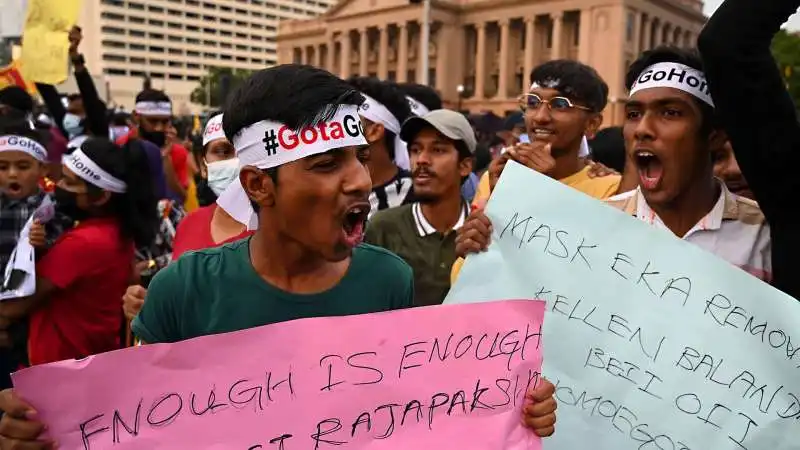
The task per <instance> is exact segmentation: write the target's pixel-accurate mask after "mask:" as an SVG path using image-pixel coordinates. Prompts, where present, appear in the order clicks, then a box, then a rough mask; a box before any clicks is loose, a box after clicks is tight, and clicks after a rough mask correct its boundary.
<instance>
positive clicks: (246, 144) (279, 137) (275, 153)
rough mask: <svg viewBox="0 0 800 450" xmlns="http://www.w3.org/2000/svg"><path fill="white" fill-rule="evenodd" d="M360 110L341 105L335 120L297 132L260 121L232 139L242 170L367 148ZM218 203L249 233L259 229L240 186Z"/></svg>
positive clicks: (276, 165) (224, 194)
mask: <svg viewBox="0 0 800 450" xmlns="http://www.w3.org/2000/svg"><path fill="white" fill-rule="evenodd" d="M367 144H368V143H367V139H366V138H365V137H364V126H363V125H362V123H361V119H360V118H359V117H358V108H357V107H356V106H353V105H341V106H339V107H338V109H337V110H336V114H335V115H334V116H333V118H332V119H330V120H328V121H325V122H322V123H319V124H317V125H314V126H309V127H304V128H303V129H302V130H300V131H299V132H295V131H294V130H293V129H291V128H289V127H288V126H287V125H284V124H282V123H279V122H273V121H267V120H264V121H261V122H258V123H255V124H253V125H250V126H249V127H247V128H245V129H243V130H242V131H240V132H239V133H237V134H236V136H235V137H234V138H233V146H234V147H235V148H236V156H237V157H238V158H239V167H244V166H255V167H257V168H259V169H270V168H273V167H278V166H282V165H284V164H287V163H290V162H293V161H297V160H300V159H303V158H306V157H308V156H313V155H318V154H320V153H325V152H327V151H330V150H333V149H337V148H342V147H352V146H364V145H367ZM217 204H218V205H219V206H220V207H221V208H222V209H223V210H225V212H227V213H228V214H230V216H231V217H233V218H234V219H236V221H238V222H239V223H242V224H244V225H246V226H247V229H248V230H255V229H256V228H258V216H256V214H255V211H253V208H252V205H251V204H250V199H249V198H248V197H247V194H246V193H245V191H244V188H243V187H242V184H241V183H238V182H234V183H231V185H230V186H229V187H228V189H226V190H225V192H223V193H222V195H220V196H219V198H217Z"/></svg>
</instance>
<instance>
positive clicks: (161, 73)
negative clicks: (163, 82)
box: [150, 72, 164, 79]
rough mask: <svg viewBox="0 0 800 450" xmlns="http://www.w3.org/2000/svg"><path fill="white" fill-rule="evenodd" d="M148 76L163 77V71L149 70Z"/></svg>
mask: <svg viewBox="0 0 800 450" xmlns="http://www.w3.org/2000/svg"><path fill="white" fill-rule="evenodd" d="M150 77H151V78H158V79H163V78H164V73H163V72H150Z"/></svg>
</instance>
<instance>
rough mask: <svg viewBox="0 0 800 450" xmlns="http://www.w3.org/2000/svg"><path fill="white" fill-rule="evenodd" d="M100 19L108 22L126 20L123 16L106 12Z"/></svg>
mask: <svg viewBox="0 0 800 450" xmlns="http://www.w3.org/2000/svg"><path fill="white" fill-rule="evenodd" d="M100 17H102V18H103V19H108V20H125V16H124V15H123V14H116V13H110V12H104V13H102V14H100Z"/></svg>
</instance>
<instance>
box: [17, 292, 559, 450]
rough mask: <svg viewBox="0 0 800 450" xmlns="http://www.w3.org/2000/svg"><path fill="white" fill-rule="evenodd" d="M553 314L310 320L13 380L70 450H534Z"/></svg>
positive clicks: (492, 311) (514, 308)
mask: <svg viewBox="0 0 800 450" xmlns="http://www.w3.org/2000/svg"><path fill="white" fill-rule="evenodd" d="M543 313H544V304H543V302H535V301H530V300H526V301H519V300H517V301H504V302H498V303H493V304H485V305H453V306H439V307H433V308H418V309H409V310H403V311H394V312H390V313H380V314H370V315H363V316H349V317H336V318H318V319H304V320H298V321H293V322H286V323H280V324H275V325H270V326H266V327H261V328H256V329H251V330H245V331H241V332H237V333H229V334H223V335H217V336H208V337H202V338H198V339H193V340H190V341H185V342H180V343H177V344H171V345H170V344H157V345H148V346H144V347H139V348H133V349H128V350H121V351H117V352H112V353H106V354H102V355H98V356H95V357H92V358H89V359H86V360H82V361H63V362H59V363H54V364H49V365H45V366H38V367H34V368H31V369H27V370H23V371H21V372H18V373H16V374H14V376H13V378H14V385H15V387H16V388H17V390H18V393H19V394H20V395H21V396H22V397H23V398H25V399H26V400H28V401H30V402H31V404H32V405H33V406H34V407H35V408H36V409H37V411H38V412H39V414H40V416H41V417H42V419H43V421H44V422H45V423H46V424H47V425H48V430H49V432H50V433H51V434H52V436H53V437H55V438H56V439H57V440H58V441H59V443H60V444H61V445H60V448H62V449H67V450H73V449H87V450H88V449H110V448H114V449H117V448H121V449H148V450H151V449H177V448H192V449H226V450H236V449H241V450H255V449H286V450H292V449H315V450H317V449H330V448H345V449H359V448H367V445H368V446H369V447H368V448H369V449H370V450H371V449H409V448H459V449H475V450H478V449H481V450H483V449H488V448H491V449H515V450H516V449H536V448H540V441H539V438H537V437H535V436H534V435H533V433H532V432H530V431H528V430H526V429H523V428H522V426H521V424H520V414H521V409H522V406H523V403H524V401H525V392H526V391H527V390H528V389H530V388H533V387H534V386H535V384H536V383H537V381H538V380H539V371H540V366H541V353H540V350H539V348H540V345H541V340H540V336H541V331H540V330H541V324H542V315H543ZM47 386H50V388H47ZM67 387H68V388H67Z"/></svg>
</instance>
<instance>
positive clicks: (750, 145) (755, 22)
mask: <svg viewBox="0 0 800 450" xmlns="http://www.w3.org/2000/svg"><path fill="white" fill-rule="evenodd" d="M798 7H800V1H799V0H774V1H770V2H759V1H755V0H726V1H725V2H724V3H723V4H722V6H720V7H719V9H718V10H717V11H716V12H715V13H714V15H713V16H712V17H711V19H710V20H709V22H708V24H707V25H706V27H705V28H704V29H703V32H702V33H701V34H700V38H699V41H698V45H699V47H700V51H701V53H702V56H703V60H704V63H705V70H706V73H707V74H708V85H709V89H710V90H711V95H712V96H713V98H714V103H715V104H716V106H717V111H718V112H719V119H720V122H721V124H722V126H723V127H724V128H725V129H726V130H727V132H728V136H729V138H730V142H731V146H732V147H733V151H734V153H735V155H736V160H737V161H738V163H739V167H741V171H742V173H743V174H744V178H745V179H747V182H748V184H749V187H750V189H751V190H752V191H753V194H754V196H755V199H756V200H757V201H758V204H759V206H760V207H761V208H762V210H763V211H764V215H765V216H766V218H767V222H769V225H770V230H771V237H772V249H773V260H772V266H773V285H774V286H775V287H777V288H778V289H780V290H782V291H784V292H786V293H787V294H789V295H791V296H793V297H795V298H800V277H798V270H797V264H796V262H795V261H796V259H797V253H798V252H800V233H798V232H797V214H796V209H797V208H796V207H795V205H796V204H797V197H796V193H797V192H800V180H798V178H797V177H796V176H795V174H794V168H795V167H797V166H798V165H799V164H800V123H798V118H797V105H795V104H794V102H793V101H792V99H791V97H790V96H789V94H788V92H787V91H786V85H785V84H784V81H783V79H782V78H781V74H780V72H779V68H778V65H777V63H776V62H775V60H774V58H773V56H772V54H771V52H770V44H771V42H772V39H773V37H774V36H775V34H776V33H777V32H778V30H779V29H780V27H781V26H782V25H783V24H784V23H785V22H786V20H787V19H788V18H789V16H791V15H792V14H794V13H795V12H796V11H797V9H798Z"/></svg>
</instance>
